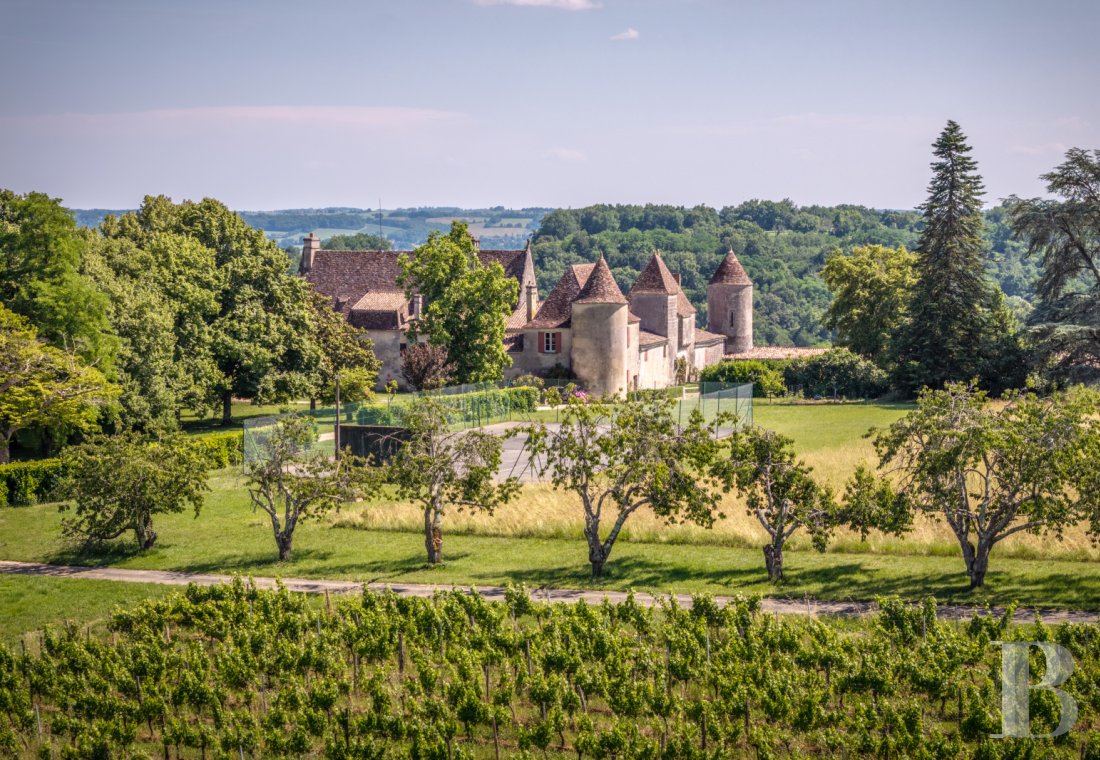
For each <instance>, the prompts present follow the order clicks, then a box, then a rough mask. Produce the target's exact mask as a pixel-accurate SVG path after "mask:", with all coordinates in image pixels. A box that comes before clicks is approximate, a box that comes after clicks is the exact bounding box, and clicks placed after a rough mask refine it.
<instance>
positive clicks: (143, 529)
mask: <svg viewBox="0 0 1100 760" xmlns="http://www.w3.org/2000/svg"><path fill="white" fill-rule="evenodd" d="M134 533H135V534H136V535H137V542H138V546H140V547H141V550H142V551H145V550H146V549H151V548H152V547H153V544H154V543H156V540H157V532H156V531H155V530H153V521H152V520H151V519H149V518H148V517H144V518H141V519H139V520H138V522H137V523H136V524H135V525H134Z"/></svg>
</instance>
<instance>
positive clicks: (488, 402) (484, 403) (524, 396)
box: [356, 386, 541, 425]
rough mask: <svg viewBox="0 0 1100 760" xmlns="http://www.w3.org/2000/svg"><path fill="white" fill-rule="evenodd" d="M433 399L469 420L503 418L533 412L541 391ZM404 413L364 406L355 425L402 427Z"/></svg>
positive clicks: (502, 391) (399, 407) (510, 390)
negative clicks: (513, 414)
mask: <svg viewBox="0 0 1100 760" xmlns="http://www.w3.org/2000/svg"><path fill="white" fill-rule="evenodd" d="M431 395H432V398H434V399H435V400H436V401H438V402H439V403H440V404H442V405H443V406H445V407H447V408H448V409H452V410H454V412H456V413H458V414H461V415H463V416H464V417H465V418H466V419H467V420H472V419H492V418H494V417H502V416H504V415H507V414H508V413H509V411H513V412H533V411H535V409H537V408H538V405H539V398H540V396H541V394H540V393H539V390H538V388H532V387H530V386H515V387H512V388H495V389H492V390H487V391H475V392H474V393H460V394H457V395H454V396H446V395H441V394H440V395H436V394H431ZM402 409H403V407H402V405H400V404H386V405H379V406H364V407H363V408H361V409H360V410H359V413H358V414H357V415H356V422H358V424H360V425H401V424H402V418H403V412H402Z"/></svg>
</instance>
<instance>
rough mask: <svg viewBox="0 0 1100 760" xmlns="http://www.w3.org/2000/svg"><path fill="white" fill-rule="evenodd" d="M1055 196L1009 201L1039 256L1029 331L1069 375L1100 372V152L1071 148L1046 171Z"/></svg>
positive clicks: (1016, 225)
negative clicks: (1036, 298) (1036, 297)
mask: <svg viewBox="0 0 1100 760" xmlns="http://www.w3.org/2000/svg"><path fill="white" fill-rule="evenodd" d="M1043 179H1044V180H1046V182H1047V192H1048V193H1050V194H1051V195H1052V196H1056V197H1058V198H1059V200H1048V199H1043V198H1032V199H1029V200H1021V199H1019V198H1016V197H1013V198H1011V199H1009V209H1010V218H1011V223H1012V229H1013V231H1014V232H1015V234H1016V235H1017V236H1018V237H1020V238H1022V239H1023V240H1025V241H1026V242H1027V246H1028V253H1029V254H1030V255H1032V256H1039V257H1041V259H1042V267H1043V268H1042V276H1041V277H1040V279H1039V282H1038V284H1037V286H1036V291H1037V293H1038V295H1039V300H1040V303H1039V306H1038V308H1037V309H1036V310H1035V312H1034V313H1033V314H1032V320H1031V321H1032V325H1033V327H1032V329H1031V331H1030V332H1031V337H1032V339H1033V340H1034V342H1035V344H1036V348H1037V349H1038V352H1039V354H1040V356H1041V357H1042V358H1043V359H1044V360H1046V361H1047V362H1049V363H1050V364H1051V365H1053V367H1054V369H1055V370H1056V371H1057V372H1058V373H1059V374H1061V375H1064V376H1068V377H1069V378H1070V379H1073V380H1086V381H1090V382H1091V381H1095V380H1096V379H1097V378H1100V150H1093V151H1091V152H1090V151H1087V150H1082V149H1080V148H1073V149H1071V150H1070V151H1068V152H1067V153H1066V160H1065V161H1064V162H1063V163H1062V164H1060V165H1059V166H1058V167H1056V168H1055V169H1054V171H1052V172H1050V173H1049V174H1044V175H1043Z"/></svg>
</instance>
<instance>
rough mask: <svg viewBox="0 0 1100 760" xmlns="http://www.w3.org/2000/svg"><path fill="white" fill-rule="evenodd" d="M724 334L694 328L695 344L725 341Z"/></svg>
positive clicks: (703, 344) (707, 344) (701, 344)
mask: <svg viewBox="0 0 1100 760" xmlns="http://www.w3.org/2000/svg"><path fill="white" fill-rule="evenodd" d="M725 342H726V336H725V335H719V334H718V333H712V332H707V331H706V330H703V329H700V328H698V327H696V328H695V345H697V346H712V345H714V344H715V343H725Z"/></svg>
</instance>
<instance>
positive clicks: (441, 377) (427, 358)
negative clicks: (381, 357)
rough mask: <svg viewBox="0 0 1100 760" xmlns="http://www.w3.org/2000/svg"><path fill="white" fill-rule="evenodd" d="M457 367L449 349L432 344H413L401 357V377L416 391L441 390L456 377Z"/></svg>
mask: <svg viewBox="0 0 1100 760" xmlns="http://www.w3.org/2000/svg"><path fill="white" fill-rule="evenodd" d="M454 372H455V365H454V364H452V363H451V361H450V360H449V358H448V356H447V349H445V348H443V347H442V346H433V345H432V344H431V343H413V344H412V345H411V346H409V347H408V348H406V349H405V354H404V356H402V357H401V376H402V377H404V378H405V381H406V382H408V384H409V385H411V386H412V387H413V388H415V389H416V390H418V391H420V390H432V389H434V388H441V387H443V386H444V385H446V384H447V383H448V382H449V381H450V379H451V378H452V377H454Z"/></svg>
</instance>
